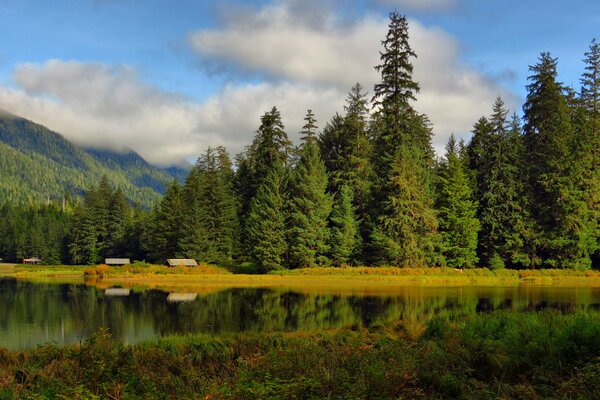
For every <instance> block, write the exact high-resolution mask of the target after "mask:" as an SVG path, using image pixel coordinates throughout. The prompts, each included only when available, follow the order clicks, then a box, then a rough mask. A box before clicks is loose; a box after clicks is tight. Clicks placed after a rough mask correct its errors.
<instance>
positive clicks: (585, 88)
mask: <svg viewBox="0 0 600 400" xmlns="http://www.w3.org/2000/svg"><path fill="white" fill-rule="evenodd" d="M584 56H585V58H584V59H583V62H584V63H585V72H584V73H583V74H582V76H581V79H580V82H581V96H580V98H581V101H582V104H583V106H584V107H585V108H586V109H587V110H588V111H589V112H590V113H591V115H592V117H593V118H596V119H597V118H600V44H599V43H598V42H597V41H596V39H593V40H592V43H591V44H590V49H589V51H588V52H586V53H585V54H584Z"/></svg>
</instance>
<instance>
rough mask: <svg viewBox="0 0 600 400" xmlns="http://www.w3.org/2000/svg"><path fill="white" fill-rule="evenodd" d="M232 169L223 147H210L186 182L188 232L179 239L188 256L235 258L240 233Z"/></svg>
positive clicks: (220, 259)
mask: <svg viewBox="0 0 600 400" xmlns="http://www.w3.org/2000/svg"><path fill="white" fill-rule="evenodd" d="M232 181H233V169H232V165H231V160H230V159H229V155H228V154H227V151H226V150H225V148H223V147H217V148H210V147H209V148H208V150H207V151H206V154H204V155H203V156H201V157H200V158H199V159H198V162H197V164H196V166H195V167H194V171H193V172H191V173H190V175H189V176H188V179H187V180H186V185H184V190H183V193H184V198H185V199H187V201H188V202H190V204H187V203H186V209H187V210H186V213H185V216H184V221H185V231H186V234H185V235H183V236H182V237H181V239H180V241H179V244H180V248H181V252H180V254H181V255H182V256H185V257H189V258H194V259H197V260H202V261H206V262H211V263H228V262H231V261H232V258H233V252H234V246H235V244H236V235H237V233H238V232H237V216H236V204H235V196H234V193H233V186H232Z"/></svg>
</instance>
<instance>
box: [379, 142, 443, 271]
mask: <svg viewBox="0 0 600 400" xmlns="http://www.w3.org/2000/svg"><path fill="white" fill-rule="evenodd" d="M422 157H423V156H422V154H420V152H419V150H417V149H415V148H407V147H405V146H402V147H400V148H399V149H398V154H397V156H396V159H395V161H394V163H393V164H392V169H391V173H390V177H389V181H390V182H389V186H390V188H391V190H390V195H389V196H388V198H387V199H386V200H385V202H384V203H382V207H383V209H384V213H383V215H382V216H380V217H379V221H378V222H379V224H378V225H377V226H376V228H375V229H374V231H373V233H372V237H371V240H372V241H373V244H374V247H375V249H377V254H376V256H375V257H376V258H375V261H376V262H378V263H380V264H381V263H387V264H392V265H396V266H403V267H424V266H430V265H432V264H433V263H435V262H436V261H437V260H436V258H435V248H436V243H437V225H438V224H437V217H436V213H435V211H434V208H433V201H432V199H431V195H430V193H429V192H428V191H427V189H426V187H425V186H424V185H423V180H424V179H425V178H424V175H426V174H427V173H428V172H427V171H425V168H424V167H423V166H422V164H421V160H422Z"/></svg>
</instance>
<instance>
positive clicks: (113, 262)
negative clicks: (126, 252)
mask: <svg viewBox="0 0 600 400" xmlns="http://www.w3.org/2000/svg"><path fill="white" fill-rule="evenodd" d="M104 264H106V265H127V264H131V260H130V259H129V258H105V259H104Z"/></svg>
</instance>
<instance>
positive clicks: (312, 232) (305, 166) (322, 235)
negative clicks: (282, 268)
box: [289, 117, 332, 267]
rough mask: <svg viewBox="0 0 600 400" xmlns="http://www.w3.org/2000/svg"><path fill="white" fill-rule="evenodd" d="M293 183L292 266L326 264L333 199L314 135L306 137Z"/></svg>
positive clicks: (291, 211) (291, 212)
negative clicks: (329, 192) (328, 222)
mask: <svg viewBox="0 0 600 400" xmlns="http://www.w3.org/2000/svg"><path fill="white" fill-rule="evenodd" d="M307 118H308V117H307ZM291 186H292V188H291V194H292V198H291V202H290V234H289V237H290V264H291V266H293V267H312V266H315V265H317V264H323V263H325V262H326V254H327V253H328V250H329V245H328V242H329V230H328V226H327V221H328V218H329V214H330V213H331V206H332V201H331V195H329V194H328V193H327V172H326V171H325V165H324V164H323V161H322V160H321V156H320V154H319V147H318V146H317V144H316V142H315V141H314V140H313V139H312V138H311V137H306V136H305V137H304V138H303V144H302V146H301V149H300V161H299V162H298V164H297V165H296V167H295V169H294V171H293V179H292V184H291Z"/></svg>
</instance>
